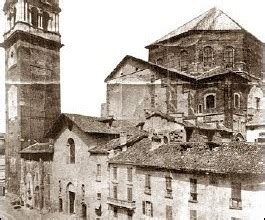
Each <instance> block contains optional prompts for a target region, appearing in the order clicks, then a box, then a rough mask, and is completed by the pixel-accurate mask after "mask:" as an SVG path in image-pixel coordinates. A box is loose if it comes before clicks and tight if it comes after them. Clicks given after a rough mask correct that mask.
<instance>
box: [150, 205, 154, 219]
mask: <svg viewBox="0 0 265 220" xmlns="http://www.w3.org/2000/svg"><path fill="white" fill-rule="evenodd" d="M150 204H151V217H153V203H152V202H151V203H150Z"/></svg>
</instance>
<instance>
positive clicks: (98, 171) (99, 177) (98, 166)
mask: <svg viewBox="0 0 265 220" xmlns="http://www.w3.org/2000/svg"><path fill="white" fill-rule="evenodd" d="M96 177H97V180H100V179H101V165H100V164H97V176H96Z"/></svg>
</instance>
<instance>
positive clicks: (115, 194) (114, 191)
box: [113, 186, 118, 199]
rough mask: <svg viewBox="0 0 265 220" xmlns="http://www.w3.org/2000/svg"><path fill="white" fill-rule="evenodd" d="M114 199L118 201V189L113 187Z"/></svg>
mask: <svg viewBox="0 0 265 220" xmlns="http://www.w3.org/2000/svg"><path fill="white" fill-rule="evenodd" d="M113 198H114V199H117V198H118V187H117V186H113Z"/></svg>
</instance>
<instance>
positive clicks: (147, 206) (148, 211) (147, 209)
mask: <svg viewBox="0 0 265 220" xmlns="http://www.w3.org/2000/svg"><path fill="white" fill-rule="evenodd" d="M143 214H144V215H145V216H149V217H153V204H152V203H151V202H149V201H143Z"/></svg>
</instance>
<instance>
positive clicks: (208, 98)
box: [204, 94, 215, 109]
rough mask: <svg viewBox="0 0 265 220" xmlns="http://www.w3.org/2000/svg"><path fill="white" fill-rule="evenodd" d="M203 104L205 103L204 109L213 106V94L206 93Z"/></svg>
mask: <svg viewBox="0 0 265 220" xmlns="http://www.w3.org/2000/svg"><path fill="white" fill-rule="evenodd" d="M204 104H205V109H213V108H215V94H209V95H206V96H205V100H204Z"/></svg>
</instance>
